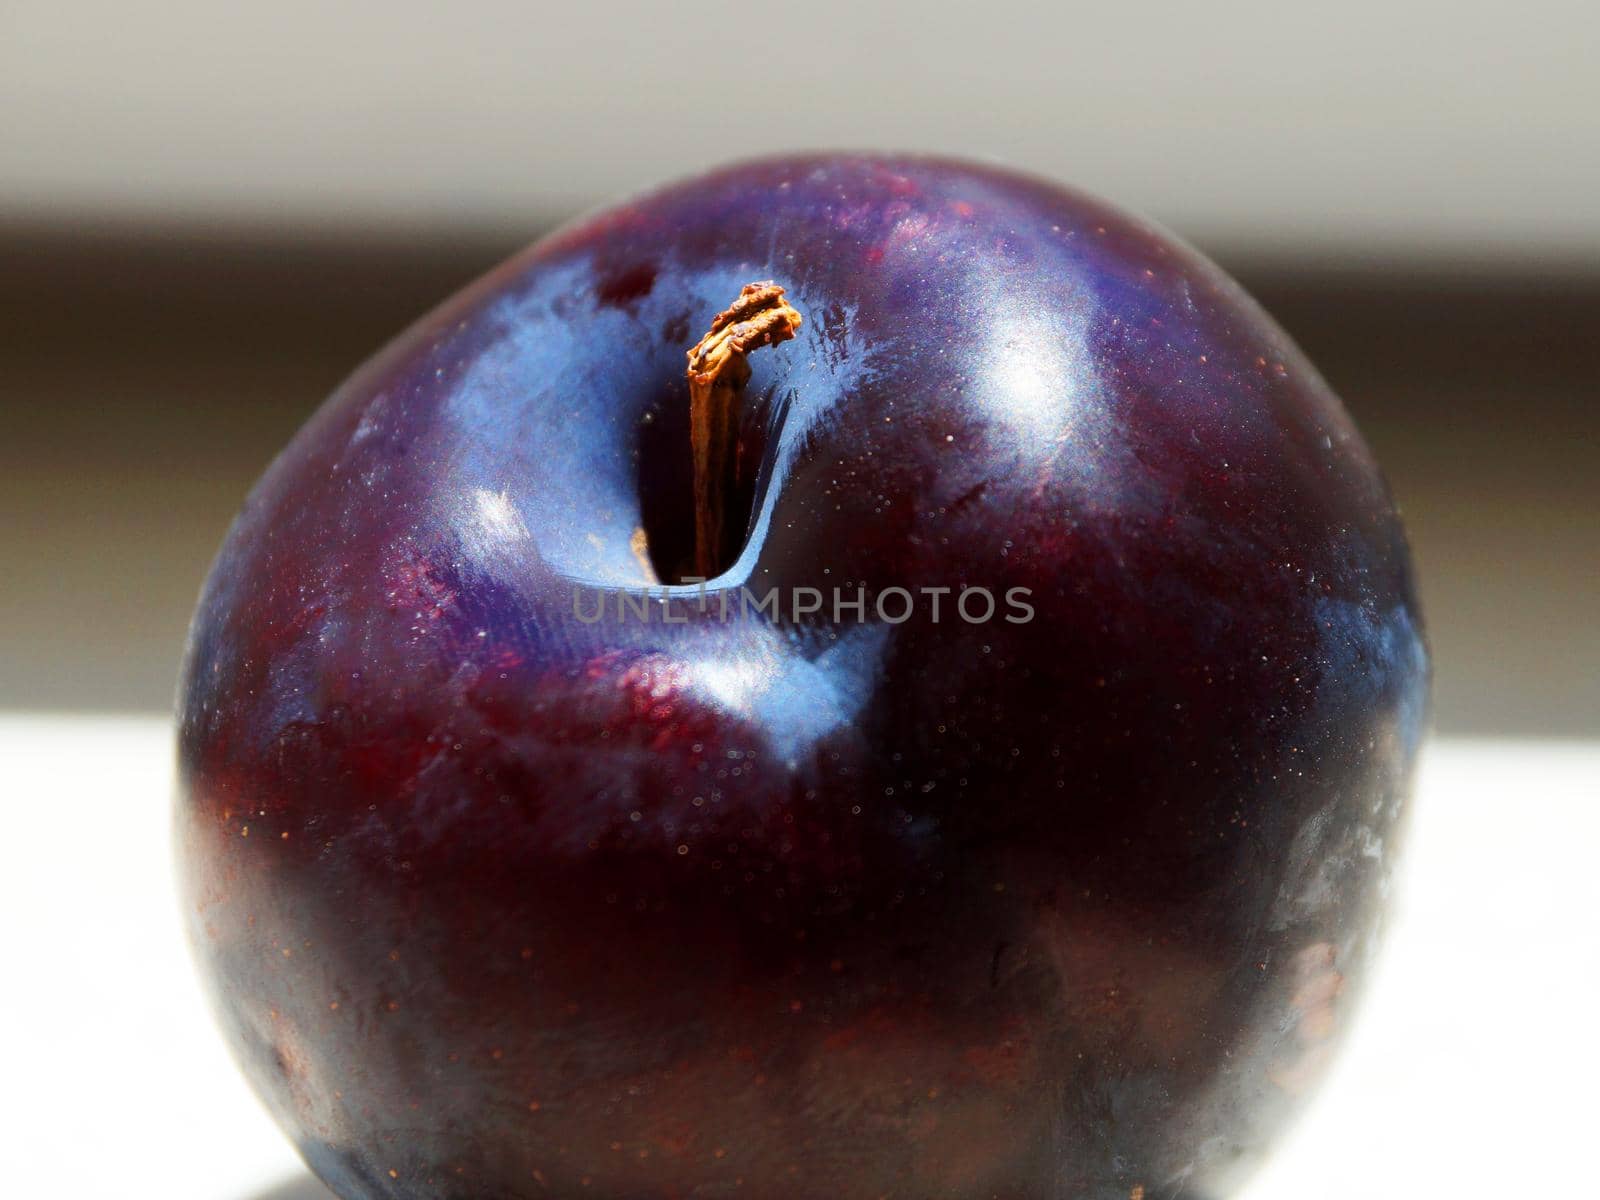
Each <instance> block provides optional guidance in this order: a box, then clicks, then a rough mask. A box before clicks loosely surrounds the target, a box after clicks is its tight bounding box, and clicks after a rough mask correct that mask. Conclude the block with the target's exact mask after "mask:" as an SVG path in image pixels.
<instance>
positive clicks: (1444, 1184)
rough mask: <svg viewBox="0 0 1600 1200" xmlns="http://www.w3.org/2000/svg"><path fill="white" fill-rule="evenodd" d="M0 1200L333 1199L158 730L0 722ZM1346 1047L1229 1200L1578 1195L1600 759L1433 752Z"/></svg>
mask: <svg viewBox="0 0 1600 1200" xmlns="http://www.w3.org/2000/svg"><path fill="white" fill-rule="evenodd" d="M0 764H3V765H0V780H4V783H3V785H0V819H3V824H0V939H3V940H0V955H3V961H4V963H5V970H4V976H5V982H4V984H3V986H0V1021H3V1025H0V1027H3V1028H4V1030H5V1031H6V1034H7V1044H6V1046H5V1051H4V1057H3V1059H0V1064H3V1067H0V1069H3V1073H4V1076H5V1080H6V1087H5V1092H4V1094H5V1100H4V1102H0V1103H3V1104H4V1105H6V1106H7V1107H9V1109H10V1111H8V1112H6V1113H4V1114H0V1145H3V1146H4V1148H5V1154H4V1166H3V1167H0V1172H3V1174H0V1195H4V1196H8V1197H16V1198H17V1200H57V1198H66V1200H77V1198H79V1197H82V1198H84V1200H113V1198H116V1200H142V1198H144V1197H149V1198H150V1200H327V1195H328V1194H327V1193H326V1192H325V1191H323V1190H322V1189H321V1188H320V1187H319V1186H318V1185H317V1184H316V1183H315V1182H314V1181H312V1180H311V1179H310V1177H309V1176H308V1175H307V1173H306V1172H305V1169H304V1168H303V1167H302V1166H301V1165H300V1163H299V1160H298V1159H297V1158H296V1156H295V1154H294V1151H293V1150H292V1149H290V1147H289V1145H288V1143H287V1142H286V1141H285V1140H284V1139H283V1137H282V1136H281V1135H280V1134H279V1133H278V1132H277V1131H276V1129H275V1128H274V1127H273V1125H272V1124H271V1122H270V1121H269V1120H268V1119H267V1117H266V1115H265V1114H264V1112H263V1111H262V1110H261V1109H260V1108H259V1107H258V1106H257V1104H256V1102H255V1100H254V1099H253V1098H252V1096H251V1094H250V1092H249V1091H248V1089H247V1088H246V1087H245V1085H244V1083H243V1081H242V1079H241V1078H240V1076H239V1075H238V1073H237V1072H236V1071H235V1069H234V1067H233V1065H232V1063H231V1062H230V1061H229V1059H228V1057H227V1054H226V1052H225V1051H224V1049H223V1046H222V1043H221V1041H220V1039H219V1038H218V1037H217V1035H216V1033H215V1032H214V1030H213V1029H212V1026H211V1022H210V1018H209V1016H208V1014H207V1012H206V1010H205V1007H204V1004H203V1002H202V1000H201V997H200V994H199V989H198V987H197V985H196V983H195V981H194V977H193V974H192V971H191V968H190V965H189V961H188V955H187V951H186V949H185V947H184V944H183V941H182V937H181V935H180V932H179V922H178V915H177V903H176V900H175V899H174V896H173V891H172V886H171V872H170V866H169V848H168V831H169V811H168V807H169V804H170V799H171V790H172V761H171V729H170V725H169V723H168V722H166V721H164V720H160V719H157V718H145V717H64V716H51V717H30V716H21V715H5V714H0ZM1413 822H1414V823H1413V826H1412V830H1411V835H1410V841H1409V855H1408V859H1407V866H1406V870H1405V875H1404V887H1403V889H1402V893H1401V901H1400V905H1399V910H1398V913H1397V919H1396V920H1395V923H1394V925H1393V932H1392V935H1391V937H1390V940H1389V947H1388V951H1387V953H1386V956H1385V959H1384V963H1383V967H1382V970H1381V971H1380V973H1379V976H1378V978H1377V980H1376V981H1375V983H1374V985H1373V986H1372V988H1371V990H1370V992H1369V994H1368V998H1367V1002H1366V1005H1365V1009H1364V1011H1363V1013H1362V1015H1361V1019H1360V1021H1359V1023H1358V1026H1357V1032H1356V1034H1355V1036H1354V1039H1353V1041H1352V1042H1351V1044H1350V1045H1349V1047H1348V1048H1347V1051H1346V1053H1345V1054H1344V1056H1343V1057H1342V1058H1341V1060H1340V1061H1339V1064H1338V1066H1337V1067H1336V1068H1335V1070H1334V1074H1333V1077H1332V1079H1331V1080H1330V1082H1329V1084H1328V1086H1327V1087H1326V1088H1325V1089H1324V1090H1323V1092H1322V1093H1321V1094H1320V1096H1319V1098H1318V1100H1317V1102H1316V1104H1315V1106H1314V1108H1313V1110H1312V1111H1311V1113H1310V1114H1309V1116H1308V1117H1307V1118H1306V1119H1305V1120H1304V1121H1302V1122H1301V1123H1300V1125H1299V1126H1298V1127H1297V1128H1296V1130H1295V1132H1294V1133H1293V1134H1292V1135H1291V1136H1290V1138H1289V1139H1288V1140H1287V1141H1286V1142H1285V1143H1284V1145H1283V1146H1282V1148H1281V1150H1280V1152H1279V1153H1278V1155H1277V1156H1276V1157H1275V1159H1274V1160H1273V1162H1272V1164H1271V1165H1270V1166H1269V1167H1268V1168H1267V1170H1266V1171H1265V1172H1264V1173H1263V1174H1262V1175H1261V1176H1260V1177H1258V1179H1257V1180H1256V1182H1255V1183H1254V1184H1253V1185H1252V1187H1251V1188H1250V1190H1249V1192H1248V1194H1247V1196H1246V1197H1241V1198H1240V1200H1354V1198H1358V1197H1359V1198H1369V1197H1370V1198H1371V1200H1402V1198H1404V1200H1414V1198H1426V1200H1463V1198H1472V1200H1476V1198H1478V1197H1482V1198H1484V1200H1512V1198H1517V1200H1520V1198H1523V1197H1530V1198H1532V1197H1557V1196H1561V1197H1566V1196H1581V1195H1595V1194H1597V1189H1600V1172H1597V1171H1596V1170H1595V1169H1594V1168H1593V1167H1592V1166H1591V1165H1590V1163H1589V1153H1590V1149H1591V1146H1590V1143H1591V1141H1592V1140H1593V1139H1594V1137H1595V1132H1594V1129H1595V1118H1596V1116H1597V1115H1600V1102H1597V1101H1596V1088H1597V1084H1600V924H1597V922H1600V866H1597V863H1596V857H1597V854H1600V741H1596V742H1584V743H1572V742H1565V743H1563V742H1496V741H1470V742H1469V741H1453V740H1448V739H1444V740H1436V741H1435V742H1434V743H1433V744H1432V746H1431V747H1430V749H1429V751H1428V752H1427V756H1426V758H1425V760H1424V765H1423V771H1422V780H1421V786H1420V789H1419V796H1418V799H1417V803H1416V807H1415V810H1414V814H1413Z"/></svg>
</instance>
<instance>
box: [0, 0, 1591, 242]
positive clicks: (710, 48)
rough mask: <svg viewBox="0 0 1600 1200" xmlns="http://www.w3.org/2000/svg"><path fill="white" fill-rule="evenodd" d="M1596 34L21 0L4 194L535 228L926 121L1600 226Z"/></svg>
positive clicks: (1417, 8)
mask: <svg viewBox="0 0 1600 1200" xmlns="http://www.w3.org/2000/svg"><path fill="white" fill-rule="evenodd" d="M730 14H732V15H733V16H732V17H731V18H730ZM1597 63H1600V15H1597V10H1596V8H1595V7H1594V5H1593V3H1592V0H1533V2H1532V3H1522V4H1513V3H1496V4H1483V3H1470V2H1468V3H1463V2H1462V0H1421V2H1413V3H1401V4H1395V3H1390V2H1388V0H1344V2H1343V3H1340V4H1338V5H1328V6H1315V7H1314V6H1311V5H1305V4H1296V3H1284V2H1283V0H1211V2H1209V3H1191V4H1184V5H1174V6H1172V7H1171V8H1170V9H1167V10H1163V9H1161V8H1160V7H1158V6H1153V5H1140V4H1095V5H1092V6H1078V7H1072V6H1067V5H1061V4H1048V3H1040V4H1022V3H1016V2H1014V0H983V2H981V3H974V4H948V3H937V2H928V3H922V4H916V5H899V4H882V3H874V2H873V0H850V2H840V0H790V3H789V4H788V5H787V6H784V5H781V4H777V3H774V4H768V5H733V4H719V5H710V4H700V3H680V4H673V3H668V2H657V3H637V2H634V0H618V2H614V3H596V2H594V0H569V2H568V3H565V4H560V5H554V4H548V3H537V2H535V3H511V2H509V0H476V2H470V3H469V2H462V3H455V4H451V5H448V6H445V5H424V4H419V3H416V2H415V0H389V2H387V3H381V4H380V3H372V2H368V3H357V4H344V5H334V4H329V3H327V2H326V0H323V2H313V0H273V2H272V3H258V4H253V5H248V6H244V5H231V4H219V3H216V2H215V0H162V2H160V3H149V4H138V3H135V4H129V3H127V0H77V2H71V0H0V216H15V215H36V214H39V213H47V214H67V215H82V214H91V215H105V214H106V213H108V212H115V213H126V214H130V215H141V216H142V215H152V214H156V215H161V216H165V217H168V218H180V219H189V218H194V217H204V218H218V219H231V218H241V217H242V218H246V219H251V220H259V219H263V218H265V219H270V220H289V221H301V220H307V219H312V220H333V221H339V222H351V223H356V224H369V223H374V222H379V223H384V222H386V223H392V224H401V225H410V224H413V223H419V222H426V223H439V222H443V223H448V224H453V225H459V224H463V223H471V224H485V223H487V224H492V225H495V226H505V227H512V228H519V229H520V228H528V227H532V226H533V225H535V224H537V223H538V222H540V221H543V220H545V219H547V218H548V217H549V216H551V215H561V214H564V213H566V212H567V211H570V209H572V208H573V207H576V206H581V205H587V204H591V203H594V202H596V201H597V200H600V199H603V198H605V197H607V196H609V195H612V194H614V193H617V192H619V191H626V190H630V189H636V188H639V187H642V186H646V185H649V184H651V183H653V182H655V181H657V180H659V179H661V178H663V177H667V176H672V175H677V174H681V173H683V172H685V171H687V170H691V169H694V168H697V167H699V166H702V165H704V164H707V163H710V162H713V161H717V160H721V159H726V158H729V157H733V156H738V155H744V154H750V153H757V152H766V151H772V150H778V149H784V148H792V147H816V146H835V145H848V146H896V147H912V148H923V149H937V150H944V151H952V152H958V153H963V154H970V155H978V156H982V157H988V158H997V159H1001V160H1005V161H1009V162H1012V163H1016V164H1019V165H1024V166H1027V167H1030V168H1033V169H1036V170H1039V171H1043V172H1046V173H1049V174H1053V175H1057V176H1060V177H1063V178H1067V179H1071V180H1073V181H1076V182H1078V183H1080V184H1082V185H1084V186H1087V187H1089V188H1091V189H1093V190H1096V191H1099V192H1101V193H1103V194H1106V195H1108V196H1111V197H1113V198H1116V199H1118V200H1120V201H1122V202H1124V203H1126V204H1129V205H1132V206H1134V207H1136V208H1139V209H1142V210H1144V211H1146V212H1147V213H1150V214H1151V215H1153V216H1156V217H1158V218H1160V219H1162V220H1164V221H1165V222H1167V223H1168V224H1170V225H1173V226H1175V227H1178V228H1179V229H1181V230H1183V231H1184V232H1186V233H1188V234H1189V235H1191V236H1193V237H1196V238H1199V239H1201V240H1203V241H1217V240H1227V241H1229V242H1230V243H1232V244H1240V243H1246V244H1249V245H1252V246H1261V247H1262V248H1265V249H1273V248H1290V249H1293V250H1295V251H1296V252H1297V253H1306V252H1308V251H1312V252H1314V251H1315V250H1316V249H1318V248H1322V249H1325V250H1328V251H1331V252H1333V253H1351V252H1354V253H1362V252H1364V251H1366V250H1369V249H1370V250H1385V249H1388V250H1392V249H1401V250H1412V251H1418V250H1421V251H1426V250H1435V251H1440V250H1442V251H1445V252H1449V253H1455V254H1462V253H1466V254H1468V255H1480V254H1481V255H1490V256H1497V255H1511V256H1524V255H1530V254H1532V255H1537V256H1540V257H1545V258H1552V259H1556V260H1560V259H1563V258H1566V257H1570V256H1573V255H1577V256H1579V257H1583V258H1590V257H1595V258H1600V66H1597Z"/></svg>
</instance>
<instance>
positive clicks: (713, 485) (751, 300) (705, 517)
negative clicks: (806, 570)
mask: <svg viewBox="0 0 1600 1200" xmlns="http://www.w3.org/2000/svg"><path fill="white" fill-rule="evenodd" d="M800 322H801V317H800V314H799V313H798V312H796V311H795V309H794V308H793V307H792V306H791V305H790V304H789V302H788V301H787V300H785V299H784V298H783V288H782V287H780V286H779V285H778V284H776V283H770V282H768V283H747V284H745V286H744V289H743V290H742V291H740V293H739V298H738V299H737V300H735V301H734V302H733V304H732V305H731V306H730V307H728V308H727V309H726V310H724V311H723V312H720V313H718V314H717V317H716V319H715V320H714V321H712V322H711V329H710V332H708V333H707V334H706V335H705V337H703V338H701V339H700V341H699V342H698V343H697V344H696V346H695V348H694V349H693V350H690V351H689V438H690V442H691V445H692V447H693V450H694V565H695V571H696V572H697V573H698V574H699V575H701V576H702V577H703V578H707V579H709V578H711V577H712V576H714V575H717V574H719V573H720V571H721V570H722V569H723V568H724V567H725V566H726V555H727V554H728V553H729V550H730V547H729V546H728V544H727V542H728V512H727V508H728V498H729V496H730V494H731V493H732V492H733V485H734V473H735V471H736V470H737V468H738V461H737V459H738V455H737V450H738V440H739V406H740V400H741V398H742V396H743V393H744V387H745V384H746V383H748V382H749V381H750V363H749V361H748V360H747V357H746V356H747V355H748V354H749V353H750V351H752V350H755V349H757V348H759V347H761V346H775V345H777V344H778V343H779V342H786V341H788V340H789V339H790V338H792V337H794V335H795V331H796V330H798V329H799V328H800Z"/></svg>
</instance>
